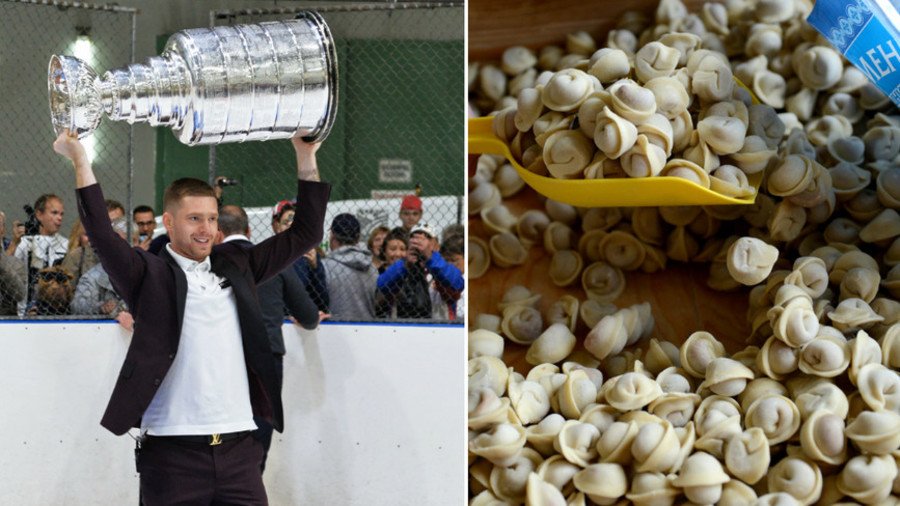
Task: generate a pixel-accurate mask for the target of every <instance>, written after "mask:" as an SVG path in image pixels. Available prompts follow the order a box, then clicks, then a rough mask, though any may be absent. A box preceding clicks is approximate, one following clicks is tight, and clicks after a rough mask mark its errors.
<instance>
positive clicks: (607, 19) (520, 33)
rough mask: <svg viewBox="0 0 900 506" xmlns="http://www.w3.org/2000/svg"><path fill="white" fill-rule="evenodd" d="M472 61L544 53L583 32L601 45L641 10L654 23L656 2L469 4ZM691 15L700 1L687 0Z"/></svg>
mask: <svg viewBox="0 0 900 506" xmlns="http://www.w3.org/2000/svg"><path fill="white" fill-rule="evenodd" d="M467 3H468V7H469V16H468V19H469V31H468V36H469V60H470V61H488V60H498V59H499V58H500V55H501V54H503V51H504V50H505V49H506V48H508V47H510V46H514V45H523V46H527V47H530V48H532V49H540V48H541V47H543V46H546V45H549V44H565V36H566V34H569V33H572V32H576V31H579V30H584V31H586V32H588V33H590V34H591V35H593V36H594V38H595V39H596V40H597V41H598V43H601V42H602V41H605V40H606V34H607V32H609V30H610V29H612V28H614V27H615V24H616V20H618V18H619V16H621V15H622V13H624V12H625V11H629V10H638V11H643V12H645V13H647V15H648V16H649V17H650V19H652V16H653V13H654V12H655V9H656V6H657V4H658V3H659V1H658V0H629V1H598V0H594V1H575V0H525V1H516V0H470V1H469V2H467ZM684 4H685V5H687V7H688V10H689V11H690V12H699V8H700V5H702V4H703V2H702V1H698V0H685V1H684Z"/></svg>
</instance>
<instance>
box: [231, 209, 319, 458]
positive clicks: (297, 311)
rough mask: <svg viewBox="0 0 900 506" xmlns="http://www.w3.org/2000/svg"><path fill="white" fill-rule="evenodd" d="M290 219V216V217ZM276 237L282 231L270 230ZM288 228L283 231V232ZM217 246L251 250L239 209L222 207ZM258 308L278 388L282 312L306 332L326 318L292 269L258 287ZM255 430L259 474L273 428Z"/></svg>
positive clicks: (281, 361)
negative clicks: (260, 455)
mask: <svg viewBox="0 0 900 506" xmlns="http://www.w3.org/2000/svg"><path fill="white" fill-rule="evenodd" d="M292 216H293V214H292ZM273 228H274V229H275V230H274V231H275V233H276V234H277V233H279V232H281V231H282V230H281V229H279V228H278V227H273ZM286 228H287V227H285V229H286ZM219 235H220V236H221V240H220V241H219V242H220V243H227V242H233V243H234V244H238V245H240V246H241V247H244V248H252V247H253V243H252V242H251V241H250V220H249V219H248V218H247V212H246V211H244V209H243V208H241V207H240V206H233V205H228V206H222V207H221V208H220V209H219ZM257 293H258V294H259V306H260V310H261V311H262V316H263V321H264V322H265V324H266V332H267V333H268V335H269V344H270V345H271V346H272V355H273V356H274V357H275V376H276V377H277V379H278V386H279V388H280V387H281V385H282V383H283V381H284V353H285V348H284V335H283V334H282V332H281V326H282V325H283V324H284V317H285V310H287V313H288V314H289V315H290V316H291V317H293V319H294V321H295V322H297V324H298V325H300V326H301V327H303V328H305V329H306V330H314V329H315V328H316V327H318V326H319V322H320V321H321V320H322V318H325V317H327V316H328V315H327V314H325V313H322V312H320V311H319V308H318V307H316V304H315V303H314V302H313V300H312V298H311V297H310V296H309V293H308V292H307V291H306V288H305V287H304V286H303V284H301V283H300V278H299V277H297V274H296V273H295V272H294V269H293V267H288V268H287V269H285V270H283V271H281V272H279V273H278V274H277V275H275V277H273V278H272V279H270V280H268V281H266V282H265V283H262V284H260V285H259V287H258V290H257ZM254 421H255V422H256V425H257V427H258V428H257V429H256V431H255V432H254V433H253V437H255V438H256V439H258V440H259V441H260V442H261V443H262V445H263V459H262V464H261V465H260V471H265V470H266V457H267V456H268V454H269V447H270V446H271V445H272V429H273V427H272V424H270V423H269V422H267V421H266V420H264V419H262V418H255V419H254Z"/></svg>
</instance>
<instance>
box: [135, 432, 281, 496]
mask: <svg viewBox="0 0 900 506" xmlns="http://www.w3.org/2000/svg"><path fill="white" fill-rule="evenodd" d="M262 457H263V449H262V446H261V445H260V444H259V441H257V440H256V439H254V438H252V437H250V436H245V437H242V438H239V439H234V440H231V441H225V442H224V443H222V444H219V445H216V446H210V445H207V444H192V443H191V444H185V443H180V442H174V441H170V440H167V439H166V438H159V437H148V438H147V439H145V440H144V442H143V445H142V448H141V455H140V460H139V461H138V472H139V473H140V474H141V501H142V504H143V505H144V506H157V505H159V506H163V505H165V506H170V505H176V504H177V505H183V506H195V505H196V506H200V505H203V506H224V505H232V504H233V505H253V506H266V505H268V504H269V501H268V498H267V497H266V489H265V486H263V481H262V474H260V472H259V465H260V461H261V460H262Z"/></svg>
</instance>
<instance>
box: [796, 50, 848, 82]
mask: <svg viewBox="0 0 900 506" xmlns="http://www.w3.org/2000/svg"><path fill="white" fill-rule="evenodd" d="M792 61H793V63H794V69H795V70H796V72H797V77H799V78H800V81H801V82H802V83H803V86H806V87H807V88H812V89H814V90H824V89H827V88H830V87H832V86H834V85H835V84H836V83H837V82H838V81H839V80H840V79H841V75H842V73H843V69H844V64H843V63H842V62H841V55H840V54H838V52H837V51H835V50H834V49H832V48H830V47H825V46H812V47H810V48H808V49H806V50H805V51H801V52H800V54H795V56H794V58H793V59H792Z"/></svg>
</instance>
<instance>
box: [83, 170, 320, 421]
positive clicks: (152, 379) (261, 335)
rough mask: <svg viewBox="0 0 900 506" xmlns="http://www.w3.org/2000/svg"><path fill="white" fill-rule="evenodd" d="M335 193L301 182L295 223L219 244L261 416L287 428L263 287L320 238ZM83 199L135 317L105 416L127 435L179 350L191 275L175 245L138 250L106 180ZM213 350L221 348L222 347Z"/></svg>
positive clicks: (103, 257)
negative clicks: (109, 198) (251, 240)
mask: <svg viewBox="0 0 900 506" xmlns="http://www.w3.org/2000/svg"><path fill="white" fill-rule="evenodd" d="M330 191H331V186H330V185H328V184H326V183H315V182H309V181H299V182H298V189H297V202H298V205H297V210H296V215H297V217H298V218H297V219H295V220H294V223H293V225H291V228H290V229H288V230H286V231H284V232H282V233H280V234H277V235H275V236H274V237H271V238H269V239H267V240H265V241H263V242H261V243H260V244H258V245H256V246H255V247H253V248H250V249H245V248H242V247H241V246H239V245H237V244H234V243H225V244H220V245H218V246H215V247H214V248H213V250H212V254H210V261H211V263H212V271H213V272H214V273H216V274H217V275H219V276H222V277H224V278H226V279H227V280H228V282H230V283H231V286H232V288H233V290H234V294H235V299H236V301H237V311H238V318H239V320H240V327H241V338H242V340H243V344H244V361H245V363H246V364H247V377H248V380H249V383H250V402H251V405H252V406H253V414H254V416H259V417H262V418H264V419H266V420H268V421H269V422H270V423H272V425H273V426H274V427H275V428H276V429H277V430H279V431H281V430H282V429H283V427H284V418H283V414H282V407H281V388H280V385H279V382H278V380H277V378H276V376H275V362H274V358H273V355H272V351H271V349H270V346H269V338H268V335H267V334H266V328H265V325H264V324H263V320H262V315H261V313H260V309H259V302H258V299H257V295H256V285H258V284H259V283H262V282H263V281H265V280H267V279H269V278H271V277H272V276H274V275H276V274H278V273H279V272H281V271H282V270H284V269H285V268H287V267H289V266H290V265H291V264H292V263H293V262H294V261H295V260H296V259H297V258H299V257H300V256H301V255H302V254H303V253H305V252H306V251H309V250H310V249H311V248H313V247H314V246H316V245H318V244H319V241H320V240H321V239H322V236H323V221H324V220H325V206H326V204H327V203H328V196H329V193H330ZM77 200H78V213H79V215H80V216H81V222H82V223H83V224H84V228H85V230H86V231H87V234H88V237H89V238H90V240H91V245H92V246H93V247H94V248H95V250H96V252H97V256H98V257H99V258H100V263H102V264H103V268H104V269H105V270H106V272H107V274H109V279H110V281H112V284H113V287H114V288H115V289H116V292H117V293H118V294H119V295H120V296H121V297H122V298H123V299H124V300H125V302H126V303H127V304H128V307H129V308H130V310H131V312H132V315H133V316H134V322H135V325H134V335H133V336H132V338H131V345H130V346H129V347H128V352H127V354H126V355H125V363H124V364H123V365H122V370H121V371H120V373H119V378H118V380H117V381H116V386H115V388H114V389H113V393H112V396H111V398H110V400H109V404H108V405H107V407H106V413H104V415H103V420H102V421H101V422H100V423H101V425H103V426H104V427H106V428H107V429H109V430H110V431H111V432H112V433H114V434H117V435H121V434H124V433H125V432H127V431H128V429H130V428H131V427H139V426H140V423H141V417H142V416H143V414H144V410H146V409H147V406H149V405H150V401H151V400H153V396H154V395H155V394H156V391H157V389H158V388H159V385H160V383H162V380H163V378H165V376H166V373H167V372H168V371H169V366H171V364H172V361H173V360H174V359H175V354H176V353H177V352H178V340H179V337H180V336H181V323H182V318H183V316H184V304H185V299H186V298H187V278H186V277H185V275H184V272H183V271H182V270H181V268H180V267H178V264H177V263H175V259H174V258H172V256H171V255H170V254H169V253H168V250H166V249H163V250H162V251H161V252H160V254H159V256H156V255H153V254H151V253H148V252H146V251H144V250H142V249H140V248H132V247H131V246H130V245H129V244H128V243H127V242H126V241H125V240H124V239H122V238H121V237H119V236H118V235H117V234H116V233H115V232H114V231H113V229H112V226H111V225H110V222H109V215H108V214H107V211H106V203H105V201H104V198H103V193H102V191H101V190H100V185H98V184H94V185H91V186H87V187H85V188H81V189H78V190H77ZM208 352H209V353H213V354H215V353H216V350H214V349H211V350H208Z"/></svg>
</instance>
